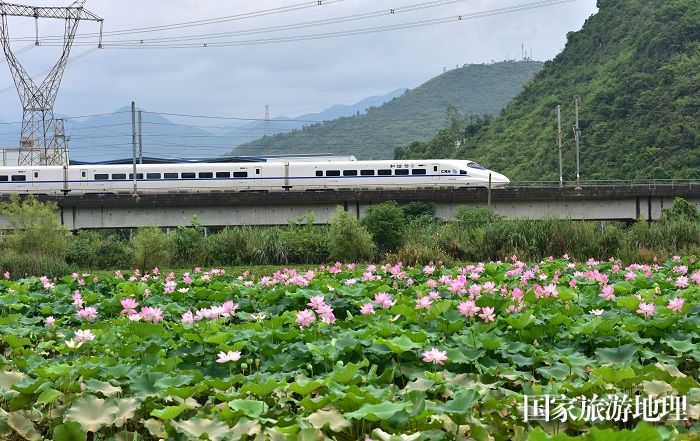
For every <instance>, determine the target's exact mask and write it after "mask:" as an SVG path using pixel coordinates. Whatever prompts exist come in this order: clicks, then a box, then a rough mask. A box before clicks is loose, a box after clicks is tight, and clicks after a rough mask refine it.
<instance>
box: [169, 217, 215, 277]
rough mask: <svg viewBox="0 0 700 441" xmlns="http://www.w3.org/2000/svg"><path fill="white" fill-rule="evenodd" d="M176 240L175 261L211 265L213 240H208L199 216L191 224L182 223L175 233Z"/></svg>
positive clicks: (182, 263) (185, 263)
mask: <svg viewBox="0 0 700 441" xmlns="http://www.w3.org/2000/svg"><path fill="white" fill-rule="evenodd" d="M173 240H174V242H175V260H174V261H175V263H177V264H179V265H184V266H186V265H191V264H193V263H194V264H198V265H209V264H210V263H211V255H212V254H211V251H212V250H211V242H210V241H208V240H207V237H206V234H205V230H204V227H203V226H202V224H201V223H200V222H199V219H197V217H196V216H195V217H193V218H192V221H191V222H190V225H188V226H184V225H181V226H179V227H177V229H176V230H175V234H174V235H173Z"/></svg>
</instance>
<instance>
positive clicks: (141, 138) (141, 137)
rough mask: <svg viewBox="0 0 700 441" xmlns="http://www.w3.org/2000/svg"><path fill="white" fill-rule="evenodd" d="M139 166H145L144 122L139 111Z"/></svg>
mask: <svg viewBox="0 0 700 441" xmlns="http://www.w3.org/2000/svg"><path fill="white" fill-rule="evenodd" d="M139 164H141V165H143V120H142V119H141V111H140V110H139Z"/></svg>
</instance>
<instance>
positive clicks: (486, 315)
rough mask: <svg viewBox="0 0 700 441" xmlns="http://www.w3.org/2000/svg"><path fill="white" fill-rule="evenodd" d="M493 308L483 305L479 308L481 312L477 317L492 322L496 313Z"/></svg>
mask: <svg viewBox="0 0 700 441" xmlns="http://www.w3.org/2000/svg"><path fill="white" fill-rule="evenodd" d="M495 309H496V308H492V307H489V306H484V307H483V308H482V309H481V314H479V317H480V318H482V319H484V321H485V322H492V321H494V320H496V314H495V313H494V311H495Z"/></svg>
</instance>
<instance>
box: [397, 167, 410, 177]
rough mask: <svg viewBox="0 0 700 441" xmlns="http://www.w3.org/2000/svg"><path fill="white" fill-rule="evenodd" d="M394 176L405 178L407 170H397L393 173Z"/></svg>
mask: <svg viewBox="0 0 700 441" xmlns="http://www.w3.org/2000/svg"><path fill="white" fill-rule="evenodd" d="M394 174H395V175H397V176H399V175H401V176H405V175H407V174H408V169H405V168H397V169H396V171H395V172H394Z"/></svg>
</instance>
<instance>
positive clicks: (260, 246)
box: [250, 227, 289, 264]
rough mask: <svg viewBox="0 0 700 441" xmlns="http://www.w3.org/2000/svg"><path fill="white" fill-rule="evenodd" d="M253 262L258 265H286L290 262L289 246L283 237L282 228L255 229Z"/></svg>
mask: <svg viewBox="0 0 700 441" xmlns="http://www.w3.org/2000/svg"><path fill="white" fill-rule="evenodd" d="M250 231H251V232H252V233H253V238H252V241H251V243H252V250H253V254H252V258H253V260H252V262H253V263H256V264H264V263H268V264H286V263H288V262H289V258H288V256H289V246H288V244H287V243H286V242H285V241H284V238H283V237H282V229H281V228H280V227H269V228H253V229H251V230H250Z"/></svg>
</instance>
